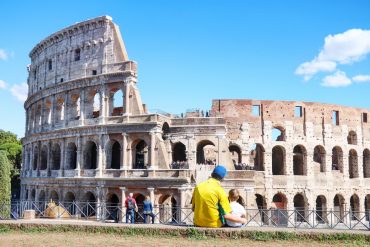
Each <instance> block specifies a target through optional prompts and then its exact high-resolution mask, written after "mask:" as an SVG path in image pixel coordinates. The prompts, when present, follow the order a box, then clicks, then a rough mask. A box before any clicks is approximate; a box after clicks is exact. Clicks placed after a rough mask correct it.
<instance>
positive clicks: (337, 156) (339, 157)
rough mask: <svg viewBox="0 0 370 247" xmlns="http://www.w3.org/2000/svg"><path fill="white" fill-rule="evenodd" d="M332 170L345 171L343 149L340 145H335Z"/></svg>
mask: <svg viewBox="0 0 370 247" xmlns="http://www.w3.org/2000/svg"><path fill="white" fill-rule="evenodd" d="M331 166H332V170H335V171H340V172H341V173H343V151H342V149H341V148H340V147H338V146H335V147H334V148H333V149H332V162H331Z"/></svg>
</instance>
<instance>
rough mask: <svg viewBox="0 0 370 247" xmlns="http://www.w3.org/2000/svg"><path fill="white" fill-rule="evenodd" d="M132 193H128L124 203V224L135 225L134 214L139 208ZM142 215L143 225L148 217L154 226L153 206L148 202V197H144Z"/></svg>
mask: <svg viewBox="0 0 370 247" xmlns="http://www.w3.org/2000/svg"><path fill="white" fill-rule="evenodd" d="M133 196H134V195H133V193H130V194H129V195H128V197H127V198H126V201H125V206H126V223H129V222H130V223H132V224H134V223H135V213H139V207H138V206H137V203H136V200H135V198H134V197H133ZM142 215H143V220H144V223H147V218H148V217H150V218H151V220H152V224H154V219H155V215H154V213H153V205H152V202H151V200H150V196H146V197H145V200H144V201H143V209H142Z"/></svg>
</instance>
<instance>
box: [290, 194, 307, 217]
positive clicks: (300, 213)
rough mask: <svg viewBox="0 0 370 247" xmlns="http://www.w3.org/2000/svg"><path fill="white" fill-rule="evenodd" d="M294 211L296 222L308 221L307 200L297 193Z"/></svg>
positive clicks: (294, 200) (294, 199)
mask: <svg viewBox="0 0 370 247" xmlns="http://www.w3.org/2000/svg"><path fill="white" fill-rule="evenodd" d="M293 203H294V210H295V214H296V217H295V221H299V222H303V221H306V211H307V200H306V198H305V197H304V196H303V195H302V194H301V193H297V194H296V195H295V196H294V198H293Z"/></svg>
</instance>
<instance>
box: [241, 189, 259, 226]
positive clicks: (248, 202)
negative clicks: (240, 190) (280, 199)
mask: <svg viewBox="0 0 370 247" xmlns="http://www.w3.org/2000/svg"><path fill="white" fill-rule="evenodd" d="M244 192H245V207H246V208H247V209H248V210H250V211H249V212H248V211H247V215H246V216H247V220H248V221H249V220H250V217H249V214H252V215H254V213H255V212H253V211H254V210H252V209H255V207H253V206H252V205H253V204H255V201H256V196H255V195H254V187H244Z"/></svg>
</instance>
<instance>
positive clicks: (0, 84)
mask: <svg viewBox="0 0 370 247" xmlns="http://www.w3.org/2000/svg"><path fill="white" fill-rule="evenodd" d="M7 87H8V84H7V83H6V82H5V81H2V80H0V89H6V88H7Z"/></svg>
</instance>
